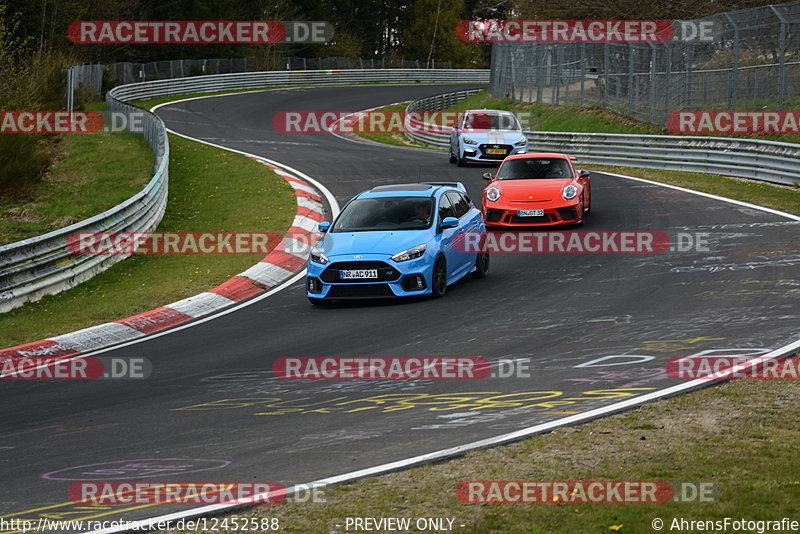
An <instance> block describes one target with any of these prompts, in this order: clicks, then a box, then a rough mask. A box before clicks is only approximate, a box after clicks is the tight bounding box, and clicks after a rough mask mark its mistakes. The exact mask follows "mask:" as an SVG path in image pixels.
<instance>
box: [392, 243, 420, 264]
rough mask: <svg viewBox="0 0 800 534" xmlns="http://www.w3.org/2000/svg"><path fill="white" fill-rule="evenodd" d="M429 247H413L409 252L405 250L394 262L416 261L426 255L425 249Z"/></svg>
mask: <svg viewBox="0 0 800 534" xmlns="http://www.w3.org/2000/svg"><path fill="white" fill-rule="evenodd" d="M426 248H427V245H417V246H416V247H411V248H410V249H408V250H404V251H403V252H398V253H397V254H395V255H394V256H392V259H393V260H394V261H408V260H415V259H417V258H419V257H420V256H422V255H423V254H425V249H426Z"/></svg>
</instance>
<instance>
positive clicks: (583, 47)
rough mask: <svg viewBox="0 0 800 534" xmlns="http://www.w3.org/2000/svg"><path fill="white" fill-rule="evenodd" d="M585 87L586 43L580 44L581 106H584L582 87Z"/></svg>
mask: <svg viewBox="0 0 800 534" xmlns="http://www.w3.org/2000/svg"><path fill="white" fill-rule="evenodd" d="M585 85H586V43H581V106H582V105H583V104H584V101H585V99H584V87H585Z"/></svg>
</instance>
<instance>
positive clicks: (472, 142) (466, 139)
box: [461, 137, 478, 145]
mask: <svg viewBox="0 0 800 534" xmlns="http://www.w3.org/2000/svg"><path fill="white" fill-rule="evenodd" d="M461 139H462V140H463V141H464V143H466V144H468V145H477V144H478V142H477V141H473V140H472V139H470V138H469V137H462V138H461Z"/></svg>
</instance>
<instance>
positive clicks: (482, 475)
mask: <svg viewBox="0 0 800 534" xmlns="http://www.w3.org/2000/svg"><path fill="white" fill-rule="evenodd" d="M798 401H800V383H798V381H796V380H795V381H792V380H787V381H781V380H750V381H747V380H741V381H735V382H733V383H727V384H724V385H721V386H715V387H712V388H708V389H705V390H703V391H699V392H695V393H691V394H688V395H682V396H678V397H673V398H671V399H668V400H663V401H660V402H658V403H653V404H647V405H645V406H643V407H641V408H638V409H635V410H631V411H628V412H625V413H622V414H618V415H614V416H611V417H606V418H603V419H598V420H595V421H592V422H590V423H586V424H583V425H579V426H574V427H565V428H559V429H556V430H554V431H553V432H551V433H549V434H543V435H539V436H535V437H532V438H529V439H526V440H524V441H521V442H518V443H515V444H511V445H506V446H503V447H498V448H494V449H488V450H480V451H476V452H472V453H469V454H467V455H466V456H464V457H462V458H458V459H455V460H451V461H448V462H442V463H438V464H434V465H425V466H421V467H417V468H413V469H409V470H406V471H401V472H397V473H392V474H388V475H383V476H379V477H372V478H368V479H363V480H360V481H356V482H353V483H349V484H340V485H337V486H331V487H328V488H325V489H324V497H325V501H326V502H324V503H320V502H316V503H300V502H295V503H292V502H288V501H287V502H284V503H280V504H275V505H270V506H261V507H259V508H253V509H250V510H247V511H240V512H237V513H234V514H232V516H233V517H257V518H262V517H270V518H271V517H277V518H279V519H280V524H281V532H286V533H290V534H291V533H297V534H301V533H302V534H329V533H331V532H339V533H344V532H345V529H344V528H341V529H336V528H334V527H333V526H332V525H334V524H336V523H340V524H343V521H344V519H345V518H346V517H376V518H377V517H408V518H412V525H413V521H414V520H415V519H416V518H420V517H445V518H454V519H455V523H454V529H453V531H454V532H457V533H460V534H523V533H524V534H528V533H556V534H560V533H565V532H575V533H608V532H614V531H619V532H623V533H629V534H636V533H642V534H648V533H650V534H652V533H653V532H655V531H654V530H653V529H652V527H651V521H652V520H653V518H660V519H662V520H664V521H665V523H666V525H667V526H669V525H670V524H671V521H672V520H673V518H676V517H677V518H680V517H684V518H686V519H695V520H699V519H705V520H723V519H724V518H725V517H732V518H735V519H740V518H745V519H751V520H779V519H780V518H782V517H790V518H793V519H798V517H797V513H798V503H799V502H800V458H799V457H798V455H797V453H796V450H795V449H794V447H793V444H795V443H797V442H798V440H800V417H798V410H797V405H798ZM470 480H528V481H555V480H587V481H588V480H632V481H656V480H658V481H666V482H670V483H672V484H673V487H674V486H675V485H677V484H678V483H680V482H691V483H700V482H704V483H709V482H710V483H713V484H714V485H715V486H714V491H713V495H714V502H704V503H696V502H694V503H680V502H667V503H660V504H659V503H655V504H654V503H648V504H601V503H596V504H569V503H563V502H562V503H549V504H542V503H531V504H485V505H480V504H464V503H461V502H460V501H459V500H458V499H457V498H456V493H455V488H456V486H457V485H458V484H459V482H462V481H470ZM462 524H463V525H465V526H464V527H461V526H460V525H462ZM663 531H664V532H670V530H669V528H667V527H665V528H664V529H663ZM676 531H677V530H672V532H676ZM686 531H687V530H684V532H686ZM717 531H718V530H714V532H717ZM404 532H405V531H404ZM410 532H416V530H414V529H413V528H412V530H411V531H410Z"/></svg>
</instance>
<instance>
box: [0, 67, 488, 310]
mask: <svg viewBox="0 0 800 534" xmlns="http://www.w3.org/2000/svg"><path fill="white" fill-rule="evenodd" d="M488 81H489V71H488V70H463V69H413V70H412V69H353V70H321V71H273V72H248V73H237V74H219V75H213V76H193V77H189V78H179V79H174V80H159V81H152V82H142V83H134V84H129V85H121V86H118V87H115V88H114V89H112V90H111V91H109V92H108V93H107V94H106V110H107V111H108V112H115V113H123V114H125V115H127V116H128V118H130V117H131V114H132V113H137V114H143V115H144V120H143V121H142V125H143V131H142V132H141V133H142V135H143V137H144V138H145V140H146V141H147V143H148V145H149V146H150V149H151V150H152V151H153V155H154V174H153V177H152V178H151V179H150V181H149V182H148V183H147V185H145V187H144V188H143V189H142V191H140V192H139V193H137V194H136V195H134V196H132V197H131V198H129V199H128V200H126V201H125V202H123V203H121V204H119V205H117V206H114V207H113V208H111V209H109V210H107V211H105V212H103V213H100V214H98V215H95V216H94V217H91V218H89V219H86V220H83V221H80V222H77V223H75V224H72V225H70V226H67V227H65V228H61V229H58V230H55V231H53V232H49V233H47V234H44V235H41V236H37V237H32V238H30V239H25V240H23V241H18V242H16V243H10V244H8V245H4V246H0V313H2V312H6V311H9V310H11V309H14V308H16V307H19V306H21V305H22V304H24V303H25V302H28V301H35V300H38V299H40V298H41V297H42V296H44V295H50V294H55V293H59V292H61V291H64V290H66V289H69V288H71V287H74V286H76V285H77V284H79V283H81V282H83V281H85V280H87V279H89V278H91V277H92V276H94V275H95V274H97V273H100V272H102V271H104V270H106V269H108V268H109V267H111V266H112V265H113V264H114V263H116V262H118V261H120V260H123V259H125V258H126V257H127V256H125V255H119V254H108V255H101V256H90V255H76V254H72V252H70V250H69V249H68V248H67V237H68V236H69V235H70V234H72V233H74V232H146V231H151V230H153V229H155V228H156V226H157V225H158V223H159V222H160V221H161V217H162V216H163V215H164V210H165V208H166V202H167V189H168V182H169V140H168V138H167V133H166V127H165V126H164V123H163V122H162V121H161V119H159V118H158V117H157V116H156V115H154V114H153V113H150V112H149V111H146V110H143V109H141V108H139V107H136V106H133V105H131V104H128V103H127V102H130V101H133V100H137V99H145V98H157V97H161V96H171V95H180V94H187V93H207V92H215V91H234V90H241V89H254V88H269V87H282V86H297V85H341V84H363V83H395V84H405V83H408V84H414V83H481V84H486V83H488ZM132 122H134V121H131V120H128V121H127V123H128V124H131V123H132Z"/></svg>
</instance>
